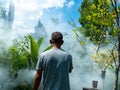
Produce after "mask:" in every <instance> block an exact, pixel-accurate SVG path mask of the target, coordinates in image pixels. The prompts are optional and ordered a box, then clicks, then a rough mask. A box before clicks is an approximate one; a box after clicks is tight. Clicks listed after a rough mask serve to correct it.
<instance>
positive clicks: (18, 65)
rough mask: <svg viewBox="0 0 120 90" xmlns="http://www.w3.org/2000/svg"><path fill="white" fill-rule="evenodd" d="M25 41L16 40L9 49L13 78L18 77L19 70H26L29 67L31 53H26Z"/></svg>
mask: <svg viewBox="0 0 120 90" xmlns="http://www.w3.org/2000/svg"><path fill="white" fill-rule="evenodd" d="M25 44H26V43H25V42H23V41H20V42H19V41H18V40H14V41H13V45H12V46H11V47H9V50H8V52H9V56H8V57H9V63H10V64H9V65H10V75H11V76H12V75H13V77H14V76H16V75H17V72H18V71H19V70H24V69H26V68H27V67H28V61H29V58H30V56H29V53H28V52H27V51H26V49H25V47H26V45H25Z"/></svg>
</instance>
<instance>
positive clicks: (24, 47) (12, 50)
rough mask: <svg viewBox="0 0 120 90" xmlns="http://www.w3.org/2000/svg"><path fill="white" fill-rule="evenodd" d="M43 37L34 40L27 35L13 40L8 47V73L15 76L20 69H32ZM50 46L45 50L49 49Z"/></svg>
mask: <svg viewBox="0 0 120 90" xmlns="http://www.w3.org/2000/svg"><path fill="white" fill-rule="evenodd" d="M42 42H43V38H39V39H38V41H37V42H36V41H35V39H34V38H33V37H32V36H31V35H27V36H25V37H24V39H23V40H20V41H19V40H16V39H15V40H14V41H13V45H12V46H10V47H9V50H8V51H9V63H10V64H9V65H10V66H9V67H10V75H11V76H13V77H16V76H17V73H18V72H19V71H20V70H24V69H27V68H29V69H34V68H35V66H36V63H37V60H38V53H39V49H40V46H41V45H42ZM50 48H51V46H49V47H48V48H46V49H45V50H48V49H50Z"/></svg>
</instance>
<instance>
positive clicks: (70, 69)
mask: <svg viewBox="0 0 120 90" xmlns="http://www.w3.org/2000/svg"><path fill="white" fill-rule="evenodd" d="M69 60H70V68H69V72H71V71H72V69H73V63H72V56H71V55H69Z"/></svg>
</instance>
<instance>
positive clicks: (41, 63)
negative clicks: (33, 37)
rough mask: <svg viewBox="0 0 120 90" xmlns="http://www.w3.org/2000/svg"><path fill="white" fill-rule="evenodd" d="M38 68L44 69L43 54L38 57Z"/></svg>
mask: <svg viewBox="0 0 120 90" xmlns="http://www.w3.org/2000/svg"><path fill="white" fill-rule="evenodd" d="M36 70H43V56H41V55H40V56H39V58H38V62H37V65H36Z"/></svg>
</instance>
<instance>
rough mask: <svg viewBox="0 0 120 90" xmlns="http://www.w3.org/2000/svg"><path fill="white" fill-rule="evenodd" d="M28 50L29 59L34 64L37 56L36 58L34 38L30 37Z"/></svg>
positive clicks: (36, 48)
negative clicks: (29, 53)
mask: <svg viewBox="0 0 120 90" xmlns="http://www.w3.org/2000/svg"><path fill="white" fill-rule="evenodd" d="M29 37H30V50H31V57H32V60H33V61H34V62H36V59H37V56H38V51H39V50H38V46H37V43H36V42H35V40H34V38H33V37H32V36H31V35H30V36H29Z"/></svg>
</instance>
